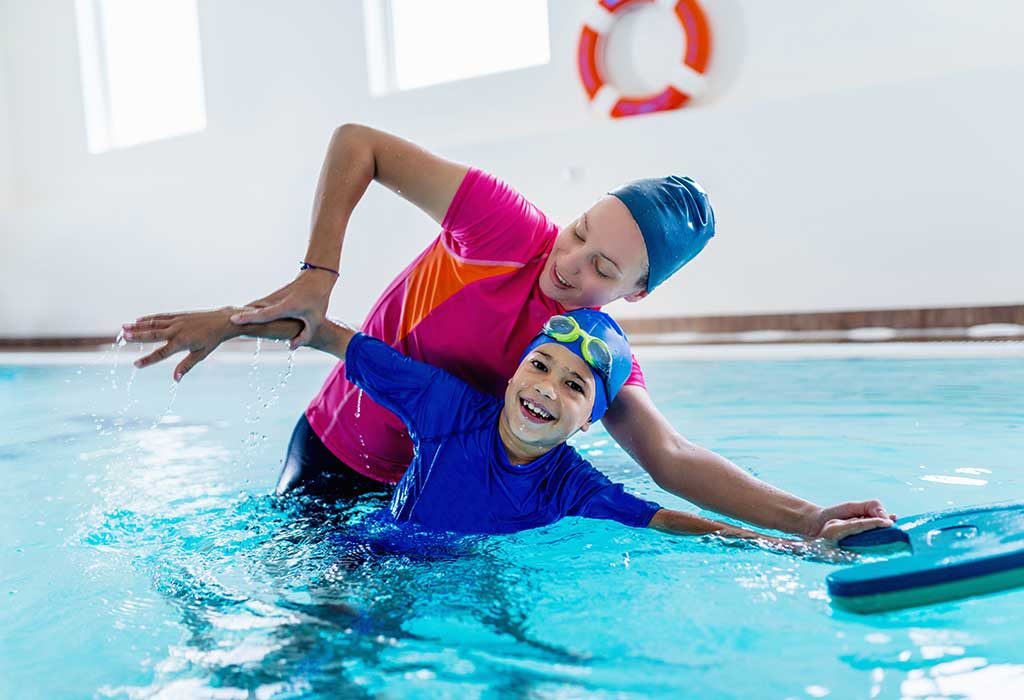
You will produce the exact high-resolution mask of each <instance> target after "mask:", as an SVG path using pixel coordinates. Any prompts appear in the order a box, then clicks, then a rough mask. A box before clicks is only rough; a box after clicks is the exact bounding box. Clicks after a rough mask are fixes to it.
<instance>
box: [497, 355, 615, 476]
mask: <svg viewBox="0 0 1024 700" xmlns="http://www.w3.org/2000/svg"><path fill="white" fill-rule="evenodd" d="M595 391H596V386H595V384H594V375H593V373H592V372H591V371H590V367H588V366H587V364H586V363H585V362H584V361H583V359H582V358H581V357H579V356H578V355H576V354H575V353H573V352H572V351H571V350H569V349H568V348H566V347H564V346H562V345H559V344H557V343H545V344H544V345H541V346H539V347H537V348H536V349H534V350H533V351H531V352H530V354H529V355H527V356H526V357H525V358H524V359H523V361H522V362H521V363H520V364H519V368H518V369H517V370H516V373H515V374H513V375H512V379H511V380H509V383H508V388H507V389H506V390H505V406H504V408H503V409H502V412H501V425H500V426H499V428H500V431H501V433H502V439H503V440H506V439H507V438H511V439H512V440H513V442H515V443H516V444H515V445H509V444H507V442H506V447H508V448H510V453H511V452H513V451H514V452H517V453H518V452H525V453H536V454H535V456H539V455H540V454H543V452H546V451H547V450H550V449H551V448H553V447H555V446H557V445H560V444H561V443H563V442H565V441H566V439H568V438H569V437H570V436H571V435H573V434H574V433H575V432H576V431H577V430H587V429H588V428H589V427H590V413H591V411H592V410H593V407H594V392H595ZM518 448H524V450H520V449H518ZM511 456H512V455H511V454H510V457H511Z"/></svg>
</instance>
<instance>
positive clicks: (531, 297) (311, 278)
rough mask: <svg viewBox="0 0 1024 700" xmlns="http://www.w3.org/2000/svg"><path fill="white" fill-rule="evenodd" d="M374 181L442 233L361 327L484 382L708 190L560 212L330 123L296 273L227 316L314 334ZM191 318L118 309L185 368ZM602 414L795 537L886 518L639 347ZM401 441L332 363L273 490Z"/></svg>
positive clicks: (401, 454)
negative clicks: (684, 429) (708, 440)
mask: <svg viewBox="0 0 1024 700" xmlns="http://www.w3.org/2000/svg"><path fill="white" fill-rule="evenodd" d="M372 180H376V181H377V182H379V183H381V184H382V185H384V186H385V187H387V188H388V189H390V190H392V191H393V192H395V193H396V194H399V195H400V196H402V197H403V198H404V199H406V200H407V201H409V202H411V203H413V204H415V205H416V206H417V207H419V208H420V209H421V210H422V211H424V212H425V213H426V214H427V215H429V216H430V217H431V218H433V219H434V221H435V222H437V223H438V224H439V225H440V226H441V229H442V231H441V233H440V234H439V236H438V237H437V239H435V240H434V242H433V243H432V244H431V245H430V246H429V247H428V248H427V249H426V250H425V251H424V252H423V253H421V254H420V256H419V257H417V258H416V260H414V261H413V262H412V263H411V264H410V265H409V266H408V267H407V268H406V269H405V270H404V271H403V272H402V273H400V274H399V276H398V277H397V278H396V279H395V280H394V281H392V283H391V284H390V285H389V286H388V287H387V289H386V290H385V291H384V293H383V294H382V296H381V297H380V299H379V300H378V301H377V303H376V304H375V305H374V307H373V309H372V310H371V311H370V314H369V315H368V317H367V319H366V321H365V322H364V324H363V326H362V330H363V331H364V332H366V333H368V334H370V335H373V336H375V337H378V338H380V339H381V340H384V341H385V342H386V343H388V344H389V345H392V346H393V347H395V348H397V349H398V350H400V351H401V352H402V353H403V354H406V355H408V356H410V357H413V358H415V359H417V360H422V361H424V362H427V363H429V364H432V365H435V366H438V367H441V368H442V369H445V370H447V371H449V372H451V373H452V374H455V375H456V376H458V377H460V378H461V379H463V380H465V381H467V382H469V383H470V384H472V385H473V386H475V387H477V388H478V389H481V390H483V391H485V392H488V393H491V394H493V395H495V396H500V395H501V389H502V388H503V387H504V385H505V382H506V380H507V378H508V377H510V376H511V374H512V371H513V370H514V368H515V365H516V362H517V360H518V357H519V354H520V352H521V350H522V349H523V347H525V345H526V344H527V343H528V342H529V339H530V338H532V337H533V336H534V335H536V333H537V331H538V330H539V329H540V327H541V325H542V324H543V323H544V320H546V319H547V318H548V317H550V316H552V315H554V314H558V313H562V312H564V311H566V310H571V309H576V308H597V307H600V306H602V305H604V304H607V303H610V302H611V301H614V300H616V299H625V300H626V301H630V302H636V301H639V300H641V299H643V298H644V297H645V296H647V294H648V293H649V292H650V291H651V290H652V289H654V287H656V286H657V285H658V284H660V283H661V282H663V281H664V280H665V279H667V278H668V277H669V276H670V275H671V274H672V273H674V272H675V271H676V270H678V269H679V268H680V267H681V266H682V265H684V264H685V263H686V262H688V261H689V260H690V259H692V258H693V257H694V256H695V255H696V254H697V253H698V252H699V251H700V250H701V249H702V248H703V247H704V245H705V244H706V243H707V241H708V239H710V237H711V236H713V235H714V215H713V212H712V210H711V206H710V203H709V202H708V200H707V196H706V194H705V193H704V191H703V190H702V189H701V188H700V186H699V185H697V184H696V183H695V182H693V181H692V180H689V179H688V178H678V177H668V178H660V179H653V180H641V181H636V182H633V183H628V184H626V185H624V186H622V187H620V188H619V189H617V190H615V191H614V192H612V193H609V195H608V196H605V197H603V198H602V199H600V200H599V201H597V202H596V203H595V204H594V205H592V206H591V207H590V208H589V209H588V210H587V211H586V212H584V213H583V214H582V215H581V216H579V217H578V218H577V219H576V220H575V221H573V222H571V223H570V224H569V225H567V226H564V227H561V228H559V227H558V226H556V225H555V224H554V223H553V222H551V221H550V220H549V219H548V218H547V217H546V216H544V214H543V213H542V212H540V211H539V210H538V209H537V208H536V207H535V206H533V205H532V204H530V202H528V201H527V200H526V199H525V198H524V197H523V196H522V195H520V194H519V193H518V192H516V191H515V190H514V189H512V188H511V187H509V186H508V185H507V184H506V183H504V182H502V181H500V180H498V179H496V178H494V177H492V176H490V175H488V174H487V173H484V172H482V171H480V170H477V169H475V168H470V167H467V166H465V165H462V164H459V163H454V162H451V161H448V160H445V159H443V158H440V157H438V156H437V155H434V154H432V153H430V152H428V151H426V150H425V149H422V148H420V147H418V146H416V145H415V144H413V143H410V142H408V141H405V140H403V139H401V138H398V137H396V136H394V135H391V134H388V133H385V132H382V131H379V130H376V129H372V128H369V127H365V126H361V125H355V124H346V125H344V126H342V127H340V128H339V129H337V130H336V131H335V133H334V135H333V138H332V139H331V143H330V147H329V149H328V152H327V157H326V159H325V162H324V165H323V168H322V171H321V174H320V181H319V184H318V187H317V193H316V201H315V203H314V207H313V223H312V234H311V236H310V242H309V246H308V248H307V252H306V257H305V259H304V262H303V265H302V269H301V271H300V272H299V275H298V276H297V277H296V279H295V280H294V281H292V282H290V283H289V284H287V285H285V286H284V287H282V288H280V289H278V290H277V291H275V292H273V293H271V294H270V295H268V296H266V297H264V298H262V299H259V300H257V301H255V302H252V303H251V304H250V305H249V306H252V307H258V308H256V309H254V310H251V311H246V312H242V313H239V314H237V315H236V316H233V317H232V318H231V320H232V321H233V322H234V323H237V324H264V323H267V322H270V321H273V320H277V319H283V318H295V319H299V320H301V321H302V322H303V324H304V330H303V331H302V332H301V333H300V334H299V335H298V336H296V337H295V338H293V339H292V342H291V346H292V347H293V348H294V347H299V346H302V345H305V344H307V343H308V342H309V340H310V338H311V337H312V335H313V334H314V333H315V332H316V329H317V328H318V326H319V325H320V323H322V322H323V320H324V316H325V312H326V309H327V303H328V299H329V297H330V293H331V290H332V289H333V287H334V284H335V282H336V280H337V278H338V263H339V260H340V257H341V250H342V243H343V241H344V237H345V229H346V227H347V224H348V221H349V218H350V216H351V213H352V211H353V209H354V208H355V206H356V204H357V202H358V201H359V199H360V198H361V197H362V195H363V193H364V192H365V191H366V188H367V187H368V186H369V184H370V182H371V181H372ZM189 318H194V317H186V316H179V315H175V314H158V315H156V316H147V317H143V318H141V319H139V320H138V321H136V322H135V323H134V324H126V326H125V331H126V333H128V334H130V336H129V337H130V339H134V340H144V341H154V340H163V341H166V344H165V345H164V346H162V347H161V348H159V349H157V350H156V351H154V352H153V353H151V354H149V355H147V356H146V357H144V358H141V359H140V360H138V361H137V362H136V364H137V365H138V366H140V367H144V366H148V365H151V364H153V363H155V362H158V361H160V360H163V359H165V358H166V357H168V356H170V355H172V354H173V353H175V352H178V351H180V350H186V349H187V350H189V353H188V355H187V356H186V357H185V359H184V360H183V361H182V362H181V363H180V364H179V365H178V367H177V368H176V369H175V379H176V380H179V379H180V378H181V377H182V376H183V375H184V374H185V373H186V372H188V371H189V370H190V369H191V368H192V367H194V366H195V365H196V364H197V363H198V362H200V361H201V360H202V359H203V358H205V357H206V356H207V355H208V354H209V353H210V352H212V351H213V350H214V349H215V348H216V346H217V345H218V344H219V342H220V338H221V337H222V336H221V335H220V333H219V331H218V332H206V330H205V329H204V327H203V326H202V324H197V323H194V322H192V321H190V320H188V319H189ZM257 332H258V331H254V330H253V329H247V330H246V333H247V334H248V335H253V334H254V333H257ZM452 338H457V340H458V342H452V341H451V339H452ZM467 339H468V340H469V341H471V342H466V341H467ZM603 420H604V425H605V427H606V429H607V430H608V432H609V433H610V434H611V436H612V437H613V438H614V439H615V440H616V441H617V442H618V443H619V444H620V445H621V446H622V447H623V448H624V449H625V450H626V451H627V452H628V453H629V454H630V455H631V456H632V457H633V458H634V459H635V460H636V461H637V462H638V463H639V464H640V465H641V466H642V467H643V468H644V469H645V470H646V471H647V472H648V473H649V474H650V475H651V477H652V478H653V479H654V481H655V482H656V483H657V484H658V485H659V486H661V487H662V488H664V489H665V490H667V491H670V492H672V493H675V494H677V495H679V496H681V497H683V498H686V499H688V500H690V501H693V502H694V503H697V504H699V505H700V506H702V507H704V508H707V509H710V510H714V511H717V512H719V513H723V514H726V515H729V516H732V517H735V518H739V519H741V520H745V521H747V522H750V523H753V524H756V525H759V526H761V527H767V528H772V529H777V530H781V531H784V532H789V533H793V534H799V535H803V536H806V537H818V536H820V535H821V532H822V531H823V530H824V529H825V528H826V527H828V528H829V531H830V532H831V533H832V535H833V537H835V536H836V528H837V527H838V528H839V530H840V532H841V531H842V529H843V528H845V527H849V528H850V532H854V531H858V530H863V529H864V526H865V524H873V525H875V526H884V525H888V524H891V519H890V516H889V515H888V514H887V513H886V511H885V509H884V507H883V506H882V504H881V503H880V502H878V501H877V500H869V501H860V502H847V503H842V504H839V505H836V506H832V507H829V508H823V507H820V506H817V505H815V504H813V503H810V502H808V501H805V500H803V499H800V498H798V497H796V496H794V495H791V494H788V493H786V492H783V491H781V490H778V489H775V488H773V487H771V486H769V485H768V484H766V483H764V482H762V481H760V480H758V479H756V478H754V477H753V476H751V475H749V474H747V473H746V472H745V471H743V470H742V469H740V468H739V467H737V466H736V465H734V464H733V463H731V462H730V461H729V460H727V459H725V458H724V457H722V456H720V455H717V454H715V453H714V452H711V451H710V450H707V449H705V448H703V447H700V446H698V445H695V444H693V443H691V442H689V441H688V440H686V439H685V438H684V437H683V436H682V435H680V434H679V433H678V432H676V431H675V430H674V429H673V428H672V426H671V425H670V424H669V422H668V421H667V420H666V419H665V417H664V416H662V415H661V413H660V412H659V411H658V409H657V407H656V406H655V405H654V402H653V401H652V400H651V398H650V396H649V394H648V393H647V390H646V387H645V384H644V380H643V375H642V372H641V371H640V368H639V365H638V364H637V363H636V361H635V359H634V367H633V373H632V374H631V375H630V377H629V380H627V383H626V386H624V387H623V388H622V390H621V392H620V393H619V395H618V397H617V398H616V400H615V402H614V403H613V405H612V406H611V407H610V409H609V411H608V412H607V414H606V415H605V417H604V419H603ZM411 449H412V448H411V441H410V439H409V436H408V434H407V433H406V432H405V428H404V426H403V425H402V423H401V421H400V420H399V419H398V418H397V417H396V416H394V414H392V413H390V412H388V411H387V410H386V409H384V408H382V407H380V406H378V405H376V404H375V403H373V402H372V401H371V400H370V399H369V398H368V397H366V396H364V395H362V394H361V392H359V390H358V389H356V388H355V387H354V386H353V385H352V384H350V383H349V382H348V381H347V380H346V379H345V373H344V366H343V363H339V365H338V366H337V367H336V368H335V369H334V371H333V372H332V373H331V374H330V375H329V376H328V378H327V380H326V381H325V383H324V386H323V388H322V389H321V391H320V393H319V394H318V395H317V396H316V397H315V398H314V399H313V401H312V403H311V404H310V405H309V407H308V408H307V410H306V412H305V414H304V415H303V416H302V417H300V419H299V422H298V424H297V425H296V428H295V431H294V433H293V435H292V439H291V443H290V445H289V449H288V455H287V458H286V460H285V465H284V469H283V470H282V473H281V477H280V479H279V481H278V486H277V491H278V492H279V493H284V492H288V491H291V490H293V489H296V488H302V489H304V490H305V491H306V492H310V493H318V494H321V495H348V494H353V493H360V492H365V491H372V490H380V489H386V488H387V486H386V485H387V484H394V483H395V482H397V481H398V479H399V478H400V477H401V474H402V472H403V471H404V469H405V467H406V466H407V465H408V464H409V462H410V460H411V455H412V453H411ZM865 518H867V519H871V520H874V521H875V522H874V523H865V520H864V519H865ZM840 536H841V535H840Z"/></svg>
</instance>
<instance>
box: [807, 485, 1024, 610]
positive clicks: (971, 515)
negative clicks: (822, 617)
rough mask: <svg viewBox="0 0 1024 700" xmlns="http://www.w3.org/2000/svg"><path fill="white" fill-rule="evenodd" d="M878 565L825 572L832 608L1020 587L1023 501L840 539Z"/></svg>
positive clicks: (887, 605) (902, 603) (912, 602)
mask: <svg viewBox="0 0 1024 700" xmlns="http://www.w3.org/2000/svg"><path fill="white" fill-rule="evenodd" d="M839 546H840V547H842V548H843V549H849V550H851V551H856V552H860V553H864V554H871V555H882V556H884V555H886V554H889V555H891V556H889V558H887V559H885V560H884V561H879V562H873V563H870V564H860V565H857V566H851V567H848V568H846V569H841V570H839V571H835V572H833V573H832V574H829V576H828V578H827V579H826V581H827V583H828V592H829V595H830V596H832V603H833V605H835V606H836V607H837V608H841V609H843V610H849V611H851V612H857V613H875V612H883V611H886V610H899V609H901V608H910V607H915V606H919V605H929V604H931V603H939V602H943V601H948V600H959V599H961V598H967V597H970V596H976V595H983V594H986V593H994V592H996V591H1004V590H1007V589H1009V588H1017V587H1019V586H1024V501H1016V502H1013V503H1000V504H995V505H988V506H976V507H971V508H956V509H952V510H944V511H939V512H935V513H923V514H921V515H915V516H912V517H909V518H906V519H901V520H900V521H899V523H898V524H897V525H894V526H893V527H886V528H879V529H876V530H869V531H867V532H862V533H859V534H857V535H851V536H849V537H844V538H843V539H841V540H840V541H839Z"/></svg>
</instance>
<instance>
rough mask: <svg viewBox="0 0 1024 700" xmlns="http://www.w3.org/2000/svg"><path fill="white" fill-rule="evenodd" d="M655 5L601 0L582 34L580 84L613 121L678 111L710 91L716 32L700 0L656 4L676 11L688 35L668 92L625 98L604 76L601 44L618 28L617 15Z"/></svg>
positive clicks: (635, 0) (666, 0) (663, 0)
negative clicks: (709, 72)
mask: <svg viewBox="0 0 1024 700" xmlns="http://www.w3.org/2000/svg"><path fill="white" fill-rule="evenodd" d="M650 1H651V0H600V2H598V3H597V5H596V6H595V7H594V8H593V12H592V13H591V16H590V17H588V18H587V20H586V21H585V23H584V25H583V30H582V32H581V33H580V43H579V49H578V50H577V61H578V66H579V71H580V80H581V81H582V82H583V87H584V89H585V90H586V91H587V96H588V97H589V98H590V101H591V102H592V103H593V105H594V108H595V109H597V110H598V111H600V112H602V113H605V114H611V116H612V117H616V118H618V117H629V116H632V115H634V114H646V113H648V112H662V111H665V110H669V109H678V108H680V107H682V106H683V105H685V104H686V103H687V102H688V101H689V100H690V98H691V97H696V96H698V95H700V94H701V93H702V92H703V91H704V90H705V88H706V87H707V79H706V78H705V77H704V71H705V70H706V69H707V65H708V59H709V57H710V56H711V30H710V29H709V28H708V22H707V18H706V17H705V16H704V11H703V10H702V9H701V7H700V5H699V4H698V2H697V0H654V2H657V3H658V4H660V5H665V6H667V7H669V8H670V9H671V10H672V11H673V14H674V15H675V16H676V19H678V20H679V24H680V26H681V27H682V29H683V32H684V34H685V35H686V51H685V54H684V56H683V60H682V62H681V63H679V65H678V66H677V67H676V68H675V69H674V70H673V71H672V77H671V78H670V80H669V84H668V85H667V86H666V87H665V89H664V90H662V91H661V92H658V93H654V94H652V95H643V96H636V97H632V96H625V95H622V94H621V93H620V92H619V91H618V90H617V89H616V88H615V86H614V85H611V84H609V83H608V82H607V81H606V80H605V79H604V78H603V77H602V76H601V70H600V61H599V51H600V46H599V44H600V43H601V42H602V40H603V38H604V35H605V34H607V32H608V30H609V29H610V28H611V26H612V25H613V24H614V23H615V21H616V19H617V17H616V13H618V12H619V11H620V10H622V9H623V8H625V7H628V6H630V5H636V4H638V3H640V2H650Z"/></svg>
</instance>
